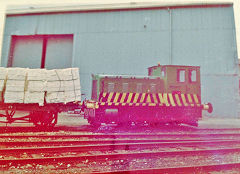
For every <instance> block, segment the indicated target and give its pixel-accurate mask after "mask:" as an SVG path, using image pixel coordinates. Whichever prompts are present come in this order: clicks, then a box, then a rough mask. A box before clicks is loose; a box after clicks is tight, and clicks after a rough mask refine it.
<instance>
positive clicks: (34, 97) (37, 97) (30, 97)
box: [24, 91, 45, 106]
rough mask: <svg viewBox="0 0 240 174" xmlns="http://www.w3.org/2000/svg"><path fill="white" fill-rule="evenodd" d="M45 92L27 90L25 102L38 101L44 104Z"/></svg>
mask: <svg viewBox="0 0 240 174" xmlns="http://www.w3.org/2000/svg"><path fill="white" fill-rule="evenodd" d="M44 94H45V93H44V92H29V91H26V92H25V97H24V103H38V104H39V105H40V106H42V105H43V104H44Z"/></svg>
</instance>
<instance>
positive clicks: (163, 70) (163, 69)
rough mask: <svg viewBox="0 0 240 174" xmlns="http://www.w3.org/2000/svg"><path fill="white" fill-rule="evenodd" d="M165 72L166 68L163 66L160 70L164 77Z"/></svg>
mask: <svg viewBox="0 0 240 174" xmlns="http://www.w3.org/2000/svg"><path fill="white" fill-rule="evenodd" d="M165 74H166V68H165V67H163V68H162V70H161V75H162V77H165Z"/></svg>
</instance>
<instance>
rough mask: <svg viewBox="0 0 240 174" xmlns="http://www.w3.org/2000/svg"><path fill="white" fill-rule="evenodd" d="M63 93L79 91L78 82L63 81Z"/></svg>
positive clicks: (77, 80)
mask: <svg viewBox="0 0 240 174" xmlns="http://www.w3.org/2000/svg"><path fill="white" fill-rule="evenodd" d="M63 84H64V85H63V86H64V91H73V90H79V89H80V80H79V79H76V80H66V81H63Z"/></svg>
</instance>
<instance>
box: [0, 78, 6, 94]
mask: <svg viewBox="0 0 240 174" xmlns="http://www.w3.org/2000/svg"><path fill="white" fill-rule="evenodd" d="M5 82H6V81H5V80H0V91H1V92H2V91H3V89H4V86H5Z"/></svg>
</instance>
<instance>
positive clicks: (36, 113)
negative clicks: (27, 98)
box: [0, 102, 81, 127]
mask: <svg viewBox="0 0 240 174" xmlns="http://www.w3.org/2000/svg"><path fill="white" fill-rule="evenodd" d="M80 105H81V104H80V103H79V102H71V103H66V104H64V103H49V104H47V103H46V104H44V105H43V106H40V105H38V104H25V103H3V102H1V103H0V110H1V111H5V114H3V113H1V114H0V117H5V118H6V121H0V123H14V122H15V123H33V124H34V125H35V126H38V127H54V126H55V125H56V124H57V121H58V113H60V112H65V111H72V110H75V109H81V107H80ZM16 111H26V112H29V114H28V115H25V116H21V117H14V115H15V114H16ZM18 121H20V122H18Z"/></svg>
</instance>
